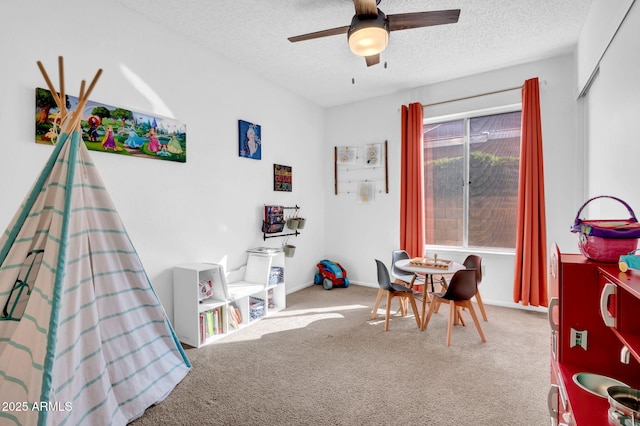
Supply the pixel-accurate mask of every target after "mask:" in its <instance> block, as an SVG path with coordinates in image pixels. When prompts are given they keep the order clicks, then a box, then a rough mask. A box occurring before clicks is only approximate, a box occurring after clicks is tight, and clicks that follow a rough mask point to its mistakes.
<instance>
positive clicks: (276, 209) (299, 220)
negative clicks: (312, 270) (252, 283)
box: [262, 205, 307, 257]
mask: <svg viewBox="0 0 640 426" xmlns="http://www.w3.org/2000/svg"><path fill="white" fill-rule="evenodd" d="M299 213H300V207H299V206H298V205H295V206H293V207H286V206H273V205H265V206H264V217H263V218H262V237H263V239H264V240H265V241H266V240H267V238H275V237H287V239H286V240H285V242H284V243H283V244H282V250H283V251H284V255H285V256H286V257H293V255H294V253H295V252H296V246H294V245H293V244H288V240H289V237H291V236H294V237H297V236H298V235H300V232H299V231H298V230H299V229H303V228H304V227H305V225H306V223H307V220H306V219H305V218H303V217H300V214H299ZM289 231H293V232H289Z"/></svg>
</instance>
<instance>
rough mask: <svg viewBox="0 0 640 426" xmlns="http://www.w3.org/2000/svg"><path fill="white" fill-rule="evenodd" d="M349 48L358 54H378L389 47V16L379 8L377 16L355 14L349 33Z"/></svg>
mask: <svg viewBox="0 0 640 426" xmlns="http://www.w3.org/2000/svg"><path fill="white" fill-rule="evenodd" d="M347 36H348V38H349V49H351V52H352V53H353V54H355V55H358V56H372V55H377V54H379V53H380V52H382V51H383V50H384V49H386V48H387V44H388V43H389V28H388V26H387V17H386V16H385V14H384V13H383V12H382V11H381V10H380V9H378V16H377V17H373V18H372V17H359V16H358V15H355V16H354V17H353V19H352V20H351V26H350V27H349V31H348V33H347Z"/></svg>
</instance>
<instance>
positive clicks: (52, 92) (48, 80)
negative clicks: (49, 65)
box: [37, 61, 61, 109]
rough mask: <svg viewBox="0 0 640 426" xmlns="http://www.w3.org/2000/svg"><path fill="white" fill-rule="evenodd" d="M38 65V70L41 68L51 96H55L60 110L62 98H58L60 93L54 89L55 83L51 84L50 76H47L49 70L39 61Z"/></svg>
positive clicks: (54, 98)
mask: <svg viewBox="0 0 640 426" xmlns="http://www.w3.org/2000/svg"><path fill="white" fill-rule="evenodd" d="M37 63H38V68H40V72H41V73H42V76H43V77H44V81H45V82H46V83H47V86H49V91H50V92H51V96H53V100H54V101H55V103H56V105H57V106H58V109H60V108H61V106H60V105H61V102H60V97H59V96H58V92H56V89H55V88H54V87H53V83H51V80H50V79H49V75H48V74H47V70H45V69H44V65H42V62H40V61H38V62H37Z"/></svg>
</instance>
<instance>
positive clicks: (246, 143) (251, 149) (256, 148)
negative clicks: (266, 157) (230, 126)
mask: <svg viewBox="0 0 640 426" xmlns="http://www.w3.org/2000/svg"><path fill="white" fill-rule="evenodd" d="M238 154H239V155H240V157H245V158H252V159H254V160H261V159H262V135H261V132H260V125H259V124H253V123H249V122H248V121H244V120H238Z"/></svg>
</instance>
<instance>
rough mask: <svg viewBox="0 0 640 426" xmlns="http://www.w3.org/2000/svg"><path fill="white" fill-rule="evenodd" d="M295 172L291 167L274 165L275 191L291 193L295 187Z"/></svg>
mask: <svg viewBox="0 0 640 426" xmlns="http://www.w3.org/2000/svg"><path fill="white" fill-rule="evenodd" d="M292 185H293V172H292V169H291V167H290V166H283V165H282V164H274V165H273V190H274V191H284V192H291V191H292V189H293V187H292Z"/></svg>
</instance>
